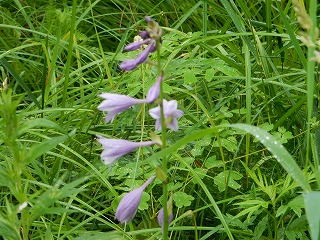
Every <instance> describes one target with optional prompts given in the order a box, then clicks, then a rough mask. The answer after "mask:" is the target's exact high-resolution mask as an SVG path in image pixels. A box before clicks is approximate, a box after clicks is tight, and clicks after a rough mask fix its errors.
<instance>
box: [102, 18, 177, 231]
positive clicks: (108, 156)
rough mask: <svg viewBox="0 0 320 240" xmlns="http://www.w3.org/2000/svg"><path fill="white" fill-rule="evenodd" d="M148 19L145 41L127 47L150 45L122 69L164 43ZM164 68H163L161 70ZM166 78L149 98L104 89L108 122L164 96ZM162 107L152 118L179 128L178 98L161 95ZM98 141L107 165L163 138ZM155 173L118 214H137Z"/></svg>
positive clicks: (158, 123) (123, 217)
mask: <svg viewBox="0 0 320 240" xmlns="http://www.w3.org/2000/svg"><path fill="white" fill-rule="evenodd" d="M145 20H146V21H147V23H148V27H147V28H146V31H143V32H141V34H140V36H141V37H142V38H143V40H142V41H141V42H134V43H130V44H129V45H127V46H126V47H125V48H124V49H125V50H127V51H133V50H137V49H139V48H140V47H141V46H142V45H145V44H148V46H147V47H146V48H145V49H144V50H143V51H142V52H141V53H140V54H139V55H138V56H137V57H136V58H135V59H128V60H126V61H124V62H122V63H121V64H120V68H121V69H122V70H126V71H129V70H133V69H135V68H136V67H137V66H138V65H139V64H141V63H144V62H145V61H146V60H147V58H148V55H149V54H150V53H152V52H154V51H155V50H156V49H157V47H159V44H160V43H161V41H162V40H161V34H162V31H161V28H160V27H159V25H158V23H156V22H155V21H154V20H152V19H151V18H150V17H146V18H145ZM159 72H160V71H159ZM162 82H163V75H162V74H161V75H159V76H158V78H157V80H156V82H155V83H154V84H153V85H152V86H151V87H150V89H149V90H148V93H147V96H146V98H145V99H136V98H132V97H130V96H126V95H121V94H113V93H102V94H100V95H99V96H100V97H101V98H103V101H102V102H101V104H100V105H99V106H98V109H99V110H100V111H103V112H106V113H107V114H106V118H105V122H106V123H108V122H112V121H113V120H114V118H115V116H116V115H117V114H119V113H121V112H123V111H125V110H127V109H128V108H130V107H132V106H133V105H135V104H151V103H154V102H156V101H157V100H158V99H159V97H160V91H161V84H162ZM158 102H159V104H160V105H161V106H160V105H159V106H158V107H155V108H152V109H150V110H149V114H150V116H151V117H152V118H154V119H155V120H156V124H155V129H156V130H161V128H162V126H166V127H167V128H169V129H171V130H173V131H177V130H178V129H179V127H178V121H177V119H178V118H180V117H182V116H183V112H182V111H181V110H179V109H177V107H178V103H177V101H176V100H171V101H167V100H164V99H162V98H160V101H158ZM162 111H163V116H164V125H163V124H162V123H161V115H162ZM98 142H99V143H101V145H102V146H103V151H102V153H101V159H102V160H103V161H104V163H105V164H107V165H111V166H112V165H113V164H114V163H115V161H116V160H117V159H119V158H121V157H123V156H124V155H126V154H128V153H130V152H132V151H134V150H135V149H136V148H139V147H145V146H152V145H161V141H160V142H159V141H158V140H154V141H144V142H131V141H128V140H123V139H109V138H105V137H102V136H98ZM154 179H155V176H152V177H150V178H149V179H148V180H147V181H146V182H145V183H144V184H143V185H142V186H141V187H139V188H137V189H135V190H133V191H131V192H129V193H127V194H126V195H125V196H124V197H123V198H122V200H121V201H120V203H119V205H118V208H117V210H116V214H115V217H116V218H117V219H118V220H119V221H120V222H121V223H123V222H125V223H127V222H129V221H130V220H131V219H132V218H133V217H134V216H135V214H136V212H137V209H138V206H139V203H140V200H141V196H142V193H143V191H144V190H145V189H146V187H147V186H148V185H149V184H150V183H151V182H153V181H154ZM172 218H173V216H172V211H171V210H170V215H169V219H168V221H169V222H171V221H172ZM158 221H159V224H160V226H162V224H163V209H162V210H160V212H159V215H158Z"/></svg>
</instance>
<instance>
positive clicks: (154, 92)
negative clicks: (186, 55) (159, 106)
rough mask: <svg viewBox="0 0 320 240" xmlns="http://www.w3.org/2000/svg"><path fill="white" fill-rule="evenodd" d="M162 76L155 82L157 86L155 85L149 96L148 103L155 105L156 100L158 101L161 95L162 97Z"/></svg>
mask: <svg viewBox="0 0 320 240" xmlns="http://www.w3.org/2000/svg"><path fill="white" fill-rule="evenodd" d="M162 78H163V77H162V75H160V76H159V77H158V79H157V81H156V82H155V84H153V85H152V86H151V87H150V89H149V91H148V94H147V103H153V102H154V101H155V100H157V99H158V97H159V95H160V84H161V81H162Z"/></svg>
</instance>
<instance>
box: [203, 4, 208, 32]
mask: <svg viewBox="0 0 320 240" xmlns="http://www.w3.org/2000/svg"><path fill="white" fill-rule="evenodd" d="M202 9H203V12H202V33H203V37H207V36H208V33H207V31H208V4H207V3H206V1H203V5H202Z"/></svg>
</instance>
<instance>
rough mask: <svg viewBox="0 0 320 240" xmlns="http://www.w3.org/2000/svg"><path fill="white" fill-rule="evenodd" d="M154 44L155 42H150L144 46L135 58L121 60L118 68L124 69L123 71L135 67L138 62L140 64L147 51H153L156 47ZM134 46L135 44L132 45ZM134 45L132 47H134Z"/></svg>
mask: <svg viewBox="0 0 320 240" xmlns="http://www.w3.org/2000/svg"><path fill="white" fill-rule="evenodd" d="M131 44H133V43H131ZM129 45H130V44H129ZM129 45H128V46H129ZM128 46H127V47H128ZM155 46H156V44H155V42H151V43H150V44H149V45H148V46H147V47H146V49H144V50H143V51H142V52H141V53H140V54H139V55H138V56H137V57H136V58H135V59H127V60H125V61H123V62H122V63H121V64H120V65H119V66H120V69H122V70H125V71H130V70H133V69H135V68H136V67H137V66H138V65H139V64H142V63H144V62H145V61H146V60H147V58H148V55H149V53H151V52H154V51H155V49H156V47H155ZM134 47H136V46H135V45H134ZM134 47H132V48H134ZM130 48H131V47H130Z"/></svg>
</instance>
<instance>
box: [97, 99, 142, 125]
mask: <svg viewBox="0 0 320 240" xmlns="http://www.w3.org/2000/svg"><path fill="white" fill-rule="evenodd" d="M99 96H100V97H102V98H103V99H105V100H103V101H102V103H101V104H100V105H99V106H98V109H99V110H100V111H104V112H108V114H107V116H106V119H105V121H106V123H108V122H110V121H111V122H112V121H113V119H114V117H115V116H116V115H117V114H118V113H121V112H123V111H124V110H127V109H128V108H130V107H132V106H133V105H135V104H138V103H146V100H145V99H135V98H132V97H129V96H126V95H121V94H114V93H102V94H100V95H99Z"/></svg>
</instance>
